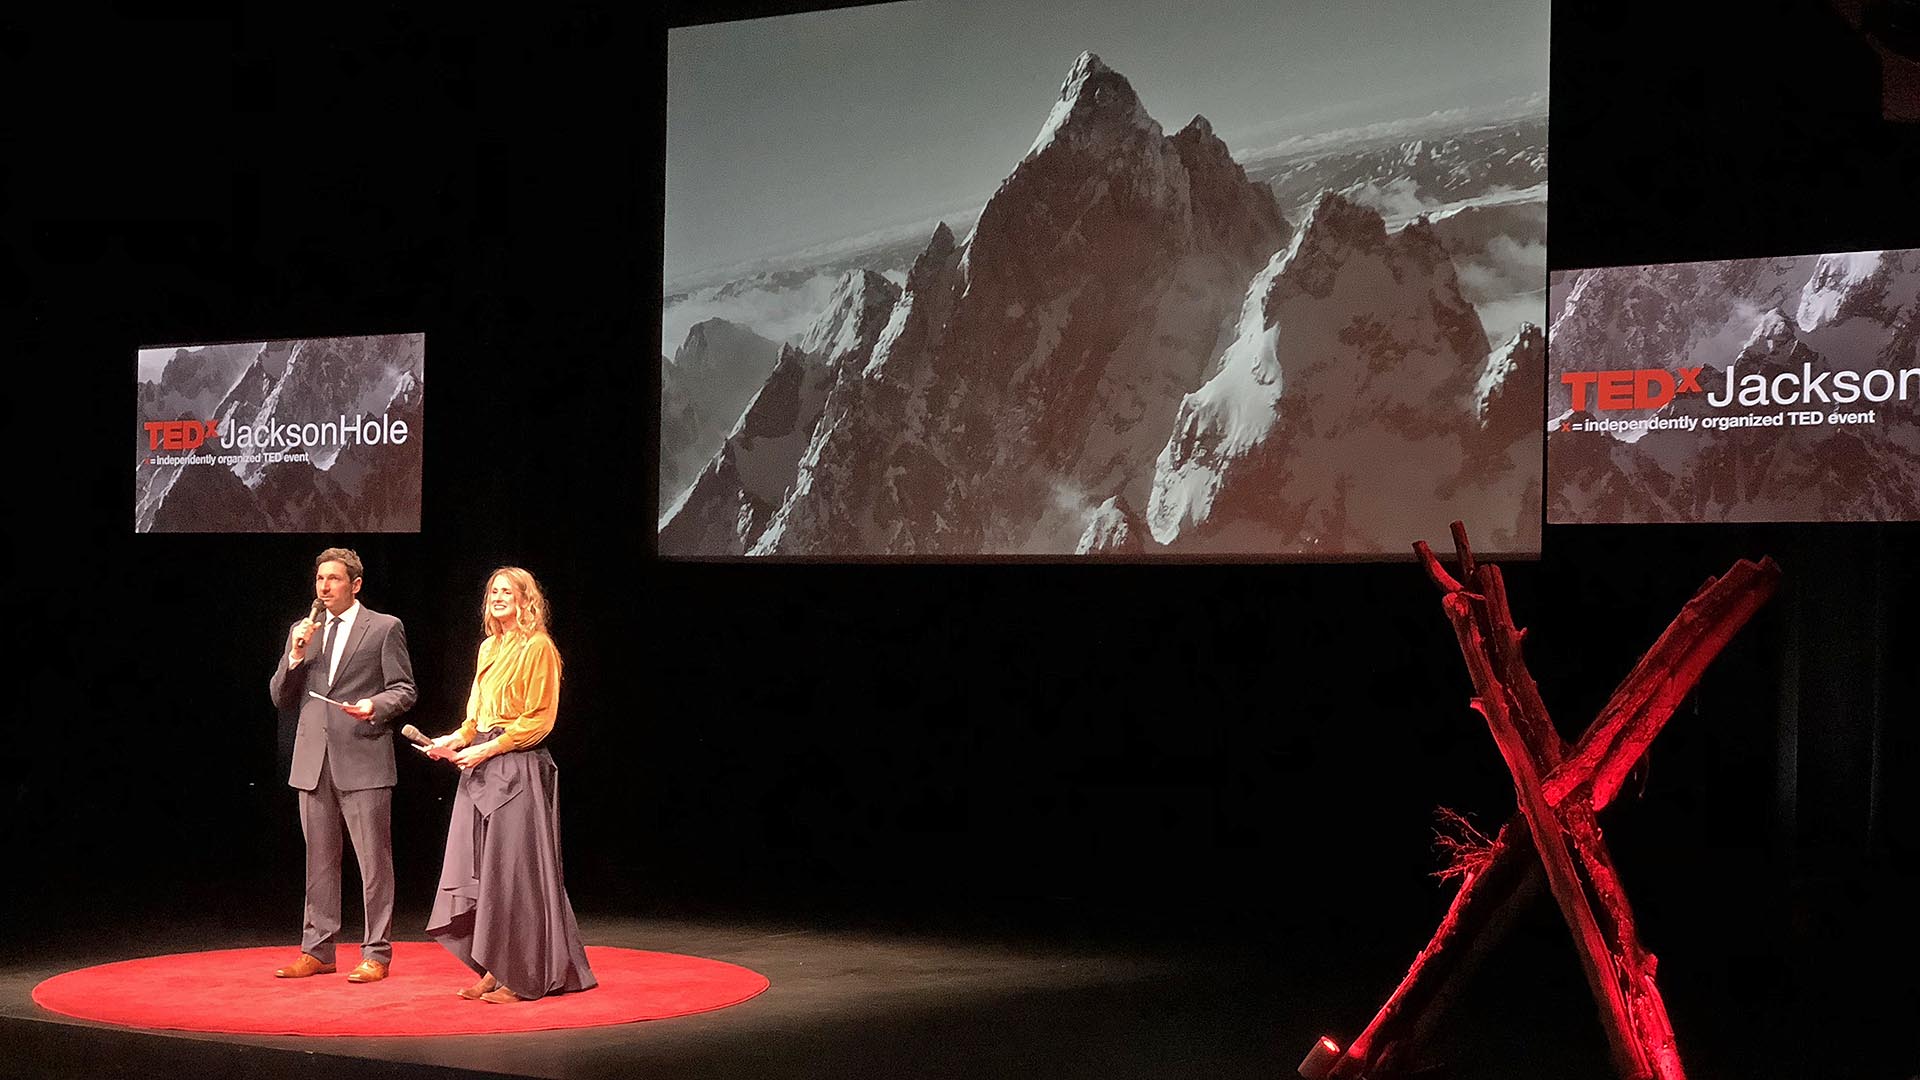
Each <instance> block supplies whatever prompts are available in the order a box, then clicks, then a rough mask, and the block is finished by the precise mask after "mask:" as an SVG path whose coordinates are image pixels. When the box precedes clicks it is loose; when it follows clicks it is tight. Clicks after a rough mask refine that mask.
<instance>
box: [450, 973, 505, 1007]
mask: <svg viewBox="0 0 1920 1080" xmlns="http://www.w3.org/2000/svg"><path fill="white" fill-rule="evenodd" d="M499 985H500V984H499V983H497V982H495V981H494V978H493V975H492V974H491V973H489V974H487V975H486V976H485V977H483V978H482V979H481V980H480V981H479V982H477V983H474V984H473V985H472V986H469V987H467V988H466V989H465V990H461V991H459V994H460V996H461V997H463V998H466V999H467V1000H468V1001H479V1000H480V999H481V998H483V997H486V996H487V995H488V994H491V993H493V991H494V990H495V988H497V987H498V986H499Z"/></svg>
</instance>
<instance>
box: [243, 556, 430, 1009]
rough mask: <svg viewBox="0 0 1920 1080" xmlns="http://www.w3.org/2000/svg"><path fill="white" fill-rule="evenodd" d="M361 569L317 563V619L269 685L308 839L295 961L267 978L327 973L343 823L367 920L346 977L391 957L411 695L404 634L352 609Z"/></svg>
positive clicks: (302, 628) (360, 978)
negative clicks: (400, 724)
mask: <svg viewBox="0 0 1920 1080" xmlns="http://www.w3.org/2000/svg"><path fill="white" fill-rule="evenodd" d="M361 571H362V567H361V565H360V556H358V555H355V554H354V553H353V552H351V551H348V550H347V549H346V548H328V549H327V550H325V551H323V552H321V553H320V555H319V557H318V558H316V559H315V560H314V579H313V593H314V597H315V599H316V602H315V604H314V613H315V614H314V616H313V617H310V618H306V619H302V620H300V621H299V622H297V623H294V624H293V628H292V629H291V630H290V631H288V634H287V647H286V648H285V649H283V650H281V653H280V664H279V667H278V668H276V669H275V671H274V673H273V681H272V682H271V683H269V684H268V690H269V691H270V692H271V693H272V695H273V703H274V704H275V705H277V706H279V707H280V708H281V709H284V710H294V709H297V710H299V713H300V723H299V728H298V731H297V732H296V733H295V735H294V740H293V773H292V775H290V776H289V777H288V778H287V783H288V784H291V785H292V786H293V787H295V788H297V789H299V792H300V831H301V833H302V834H303V835H305V837H306V838H307V915H306V925H305V927H304V929H303V931H302V933H301V935H300V958H299V959H297V960H295V961H294V962H293V963H291V964H289V965H287V966H286V967H283V968H281V969H280V970H278V971H276V972H274V974H275V975H277V976H279V977H280V978H283V979H301V978H306V977H307V976H309V975H325V974H330V973H331V972H333V971H334V970H335V967H334V962H333V958H334V938H335V937H336V936H337V935H338V934H339V932H340V855H341V848H342V844H341V832H342V826H343V825H344V826H345V832H346V835H347V836H348V837H351V838H352V840H353V854H354V857H355V858H356V859H358V860H359V862H360V881H361V885H362V890H363V892H364V898H365V900H366V912H367V931H366V939H365V941H364V943H363V944H362V945H361V946H360V966H359V967H356V968H354V969H353V971H352V973H351V974H349V975H348V976H347V981H348V982H356V983H361V982H378V981H379V980H381V979H384V978H386V977H387V966H388V965H389V964H390V963H392V961H393V943H392V941H391V940H389V936H390V934H391V932H392V929H393V829H392V820H393V785H394V781H395V779H396V773H395V770H394V762H393V728H392V724H393V720H394V718H395V717H397V716H399V715H400V714H401V713H403V712H406V711H407V710H408V709H410V708H412V707H413V701H414V697H415V696H416V695H415V693H414V687H413V661H412V660H410V659H409V658H408V657H407V631H406V628H405V627H404V626H402V625H401V624H400V620H399V619H396V618H394V617H393V616H391V615H382V614H381V613H380V612H377V611H374V610H372V609H371V608H368V607H366V606H364V605H362V604H361V603H360V600H359V594H360V575H361ZM323 609H324V610H323ZM316 694H317V695H319V697H316V696H314V695H316ZM321 698H330V699H332V702H339V703H342V704H333V703H330V702H328V701H323V700H321Z"/></svg>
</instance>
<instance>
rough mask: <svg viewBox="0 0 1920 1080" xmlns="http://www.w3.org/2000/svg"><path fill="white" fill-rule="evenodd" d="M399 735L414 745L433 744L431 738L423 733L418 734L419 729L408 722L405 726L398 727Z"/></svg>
mask: <svg viewBox="0 0 1920 1080" xmlns="http://www.w3.org/2000/svg"><path fill="white" fill-rule="evenodd" d="M400 737H401V738H403V739H405V740H407V741H408V742H410V743H412V744H413V745H415V746H432V745H433V740H432V739H429V738H427V737H426V736H425V735H422V734H420V729H419V728H417V727H414V726H413V725H412V724H408V725H406V726H405V727H402V728H401V729H400Z"/></svg>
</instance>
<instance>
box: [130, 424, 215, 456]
mask: <svg viewBox="0 0 1920 1080" xmlns="http://www.w3.org/2000/svg"><path fill="white" fill-rule="evenodd" d="M219 434H220V421H218V420H208V421H205V422H202V421H199V420H149V421H147V449H149V450H194V449H198V448H199V446H200V444H202V443H204V442H206V441H207V440H208V439H211V438H214V437H215V436H217V435H219Z"/></svg>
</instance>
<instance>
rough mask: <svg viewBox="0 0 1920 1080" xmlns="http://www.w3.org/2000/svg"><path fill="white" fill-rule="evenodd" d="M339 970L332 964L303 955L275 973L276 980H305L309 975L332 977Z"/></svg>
mask: <svg viewBox="0 0 1920 1080" xmlns="http://www.w3.org/2000/svg"><path fill="white" fill-rule="evenodd" d="M336 970H338V969H337V968H335V967H334V966H333V965H332V964H323V963H321V962H320V961H318V960H315V959H314V958H313V957H312V956H310V955H308V954H306V953H301V954H300V959H298V960H295V961H294V962H293V963H291V964H288V965H287V966H286V967H283V968H281V969H280V970H278V971H276V972H274V973H273V977H274V978H276V979H304V978H306V977H307V976H309V975H331V974H333V973H334V972H335V971H336Z"/></svg>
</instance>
